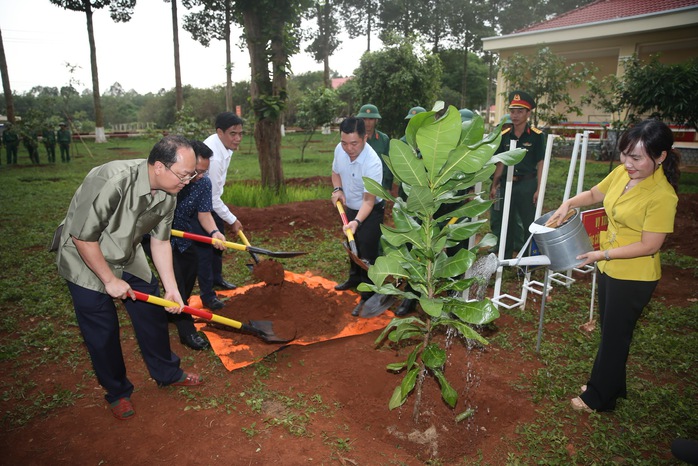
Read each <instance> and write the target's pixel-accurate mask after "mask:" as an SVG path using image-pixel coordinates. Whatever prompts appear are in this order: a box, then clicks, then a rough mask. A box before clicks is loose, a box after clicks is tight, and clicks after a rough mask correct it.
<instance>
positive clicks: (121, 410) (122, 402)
mask: <svg viewBox="0 0 698 466" xmlns="http://www.w3.org/2000/svg"><path fill="white" fill-rule="evenodd" d="M109 406H110V407H111V413H112V414H113V415H114V417H115V418H117V419H118V420H120V421H125V420H126V419H131V418H132V417H133V416H135V415H136V411H134V409H133V405H132V404H131V400H130V399H129V398H128V397H126V398H119V399H118V400H116V401H115V402H113V403H110V404H109Z"/></svg>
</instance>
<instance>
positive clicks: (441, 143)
mask: <svg viewBox="0 0 698 466" xmlns="http://www.w3.org/2000/svg"><path fill="white" fill-rule="evenodd" d="M460 130H461V119H460V113H458V110H457V109H456V108H455V107H453V106H449V107H448V110H447V111H446V114H445V115H444V116H443V117H441V118H440V119H439V120H437V121H436V122H434V124H430V125H425V126H422V127H421V128H419V131H417V146H418V147H419V150H420V152H421V153H422V161H423V162H424V166H425V167H426V169H427V172H428V176H429V179H430V180H431V181H432V182H433V180H434V179H435V178H436V176H437V175H438V174H439V173H440V172H441V167H442V166H443V165H444V163H446V160H448V154H449V153H450V152H451V150H452V149H453V148H454V147H456V145H457V144H458V140H459V138H460Z"/></svg>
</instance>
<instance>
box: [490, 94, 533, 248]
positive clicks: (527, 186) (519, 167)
mask: <svg viewBox="0 0 698 466" xmlns="http://www.w3.org/2000/svg"><path fill="white" fill-rule="evenodd" d="M508 102H509V118H510V119H511V122H512V126H511V127H510V128H507V129H504V130H502V142H501V143H500V145H499V148H498V149H497V153H501V152H506V151H508V150H509V145H510V141H512V140H515V141H517V143H516V147H517V148H524V149H526V155H525V156H524V158H523V160H521V162H519V163H517V164H516V165H515V166H513V167H507V168H508V169H509V170H514V176H513V184H512V195H511V208H510V211H509V219H508V229H507V232H508V233H507V241H506V247H505V253H504V254H505V257H506V258H511V257H514V255H516V254H517V253H518V251H519V250H520V249H521V248H522V247H523V246H524V244H525V242H526V238H527V236H528V227H529V225H531V223H533V221H534V220H535V218H534V217H535V215H536V203H537V202H538V191H539V189H540V181H541V180H540V177H541V172H542V169H543V159H544V158H545V141H546V136H545V133H543V131H541V130H539V129H538V128H536V127H534V126H531V125H530V124H529V123H528V119H529V117H530V115H531V110H533V109H534V108H536V102H535V99H534V98H533V97H532V96H531V95H530V94H528V93H526V92H524V91H514V92H511V93H510V94H509V98H508ZM505 181H506V173H505V166H504V165H503V164H502V163H498V164H497V169H496V170H495V172H494V175H493V178H492V186H491V187H490V199H503V198H504V195H505V191H504V189H501V187H502V186H504V184H505V183H504V182H505ZM502 211H503V206H502V203H501V202H495V204H493V206H492V210H491V212H490V213H491V215H490V226H491V228H492V233H493V234H495V235H497V236H499V235H500V233H501V229H502V221H503V220H502V213H503V212H502Z"/></svg>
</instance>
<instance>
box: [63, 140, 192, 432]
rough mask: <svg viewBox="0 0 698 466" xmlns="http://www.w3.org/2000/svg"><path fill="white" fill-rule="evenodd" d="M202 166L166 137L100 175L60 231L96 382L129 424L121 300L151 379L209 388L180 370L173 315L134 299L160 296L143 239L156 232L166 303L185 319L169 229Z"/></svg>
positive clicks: (90, 177) (91, 178) (93, 175)
mask: <svg viewBox="0 0 698 466" xmlns="http://www.w3.org/2000/svg"><path fill="white" fill-rule="evenodd" d="M195 167H196V157H195V156H194V151H193V150H192V147H191V144H190V143H189V141H188V140H187V139H186V138H183V137H181V136H167V137H165V138H163V139H162V140H160V142H158V143H157V144H155V146H154V147H153V149H152V150H151V151H150V156H149V157H148V160H142V159H140V160H115V161H112V162H108V163H106V164H104V165H101V166H99V167H96V168H93V169H92V170H91V171H90V172H89V173H88V174H87V176H86V177H85V180H84V181H83V182H82V184H81V185H80V187H79V188H78V189H77V191H76V192H75V195H74V196H73V199H72V201H71V202H70V207H69V208H68V213H67V215H66V217H65V220H64V221H63V223H62V225H61V227H62V231H61V227H59V229H58V230H57V232H56V235H54V244H53V245H52V249H53V248H57V250H58V258H57V260H56V262H57V265H58V273H59V274H60V276H61V277H63V278H64V279H65V280H66V281H67V282H68V290H69V291H70V294H71V296H72V299H73V306H74V307H75V315H76V317H77V321H78V325H79V326H80V331H81V333H82V336H83V338H84V340H85V345H86V346H87V350H88V351H89V353H90V358H91V359H92V366H93V368H94V370H95V374H96V375H97V380H99V383H100V385H101V386H102V387H104V388H105V389H106V391H107V394H106V396H105V398H106V400H107V402H108V403H109V404H110V407H111V411H112V413H113V414H114V416H115V417H116V418H117V419H122V420H123V419H129V418H131V417H133V415H134V414H135V411H134V409H133V405H132V404H131V400H130V397H131V394H132V393H133V384H132V383H131V382H130V381H129V379H128V378H127V377H126V367H125V365H124V358H123V355H122V352H121V342H120V338H119V319H118V317H117V313H116V306H115V305H114V299H121V300H123V303H124V306H125V307H126V311H127V312H128V313H129V316H130V317H131V322H132V323H133V330H134V332H135V334H136V339H137V340H138V346H139V347H140V350H141V354H142V355H143V359H144V361H145V364H146V366H147V367H148V371H149V372H150V376H151V377H152V378H153V379H155V381H156V382H157V383H158V384H159V385H160V386H165V385H179V386H194V385H200V384H201V383H203V380H202V379H201V377H199V376H198V375H197V374H187V373H185V372H183V371H182V369H180V367H179V357H177V355H176V354H174V353H173V352H172V350H171V349H170V338H169V334H168V329H167V313H166V312H164V311H163V308H161V307H159V306H156V305H154V304H148V303H145V302H141V301H135V298H136V295H135V293H134V290H136V291H140V292H143V293H147V294H151V295H158V294H159V290H158V288H159V287H158V280H157V279H156V278H155V276H154V275H153V273H152V271H151V270H150V266H149V265H148V261H147V259H146V257H145V253H144V252H143V248H142V247H141V239H142V238H143V235H144V234H146V233H149V234H150V236H151V243H150V247H151V250H152V254H153V263H154V264H155V268H156V269H157V271H158V274H159V276H160V280H162V285H163V287H164V289H165V296H164V297H165V299H168V300H170V301H174V302H176V303H178V304H179V307H171V308H166V310H167V311H168V312H171V313H179V312H181V306H183V305H184V303H183V302H182V297H181V295H180V293H179V291H178V289H177V282H176V280H175V275H174V271H173V268H172V247H171V246H170V230H171V229H172V218H173V216H174V210H175V204H176V202H177V193H178V192H179V191H180V190H181V189H182V188H183V187H184V186H186V185H187V184H189V182H190V181H191V180H192V179H193V178H194V177H196V174H197V173H196V169H195ZM59 235H60V239H58V238H57V236H59Z"/></svg>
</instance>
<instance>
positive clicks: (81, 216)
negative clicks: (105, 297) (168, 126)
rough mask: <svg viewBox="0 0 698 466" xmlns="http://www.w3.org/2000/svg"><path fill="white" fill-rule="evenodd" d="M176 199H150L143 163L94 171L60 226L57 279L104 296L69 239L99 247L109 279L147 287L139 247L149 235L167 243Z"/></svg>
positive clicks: (147, 275)
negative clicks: (126, 276) (132, 279)
mask: <svg viewBox="0 0 698 466" xmlns="http://www.w3.org/2000/svg"><path fill="white" fill-rule="evenodd" d="M176 203H177V197H176V196H173V195H171V194H168V193H166V192H164V191H156V192H155V195H153V194H151V188H150V180H149V178H148V162H147V160H116V161H113V162H108V163H106V164H104V165H101V166H99V167H95V168H93V169H92V170H91V171H90V173H88V174H87V176H86V177H85V180H84V181H83V182H82V184H81V185H80V187H78V189H77V191H76V192H75V195H74V196H73V199H72V201H71V202H70V207H69V208H68V213H67V215H66V217H65V220H64V221H63V224H64V227H63V233H62V235H61V239H60V245H59V248H58V258H57V259H56V263H57V265H58V274H59V275H60V276H61V277H63V278H65V279H66V280H68V281H69V282H71V283H75V284H76V285H79V286H82V287H84V288H87V289H90V290H95V291H100V292H102V293H104V292H106V290H105V288H104V284H103V283H102V281H101V280H100V279H99V278H98V277H97V275H95V274H94V272H92V270H90V268H89V267H87V265H86V264H85V262H84V261H83V260H82V258H81V257H80V254H79V253H78V250H77V248H76V247H75V244H74V243H73V241H72V239H71V237H75V238H77V239H79V240H81V241H96V242H99V247H100V249H101V250H102V254H104V258H105V259H106V260H107V263H108V264H109V267H110V268H111V270H112V271H113V272H114V275H115V276H117V277H121V276H122V273H123V272H124V271H125V272H128V273H130V274H132V275H135V276H136V277H139V278H141V279H143V280H146V281H150V280H151V278H152V271H151V269H150V266H149V265H148V261H147V259H146V257H145V253H144V252H143V248H142V247H141V239H142V237H143V235H144V234H146V233H149V234H150V235H151V236H152V237H153V238H156V239H159V240H163V241H167V240H169V239H170V231H171V228H172V218H173V216H174V209H175V206H176Z"/></svg>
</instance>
